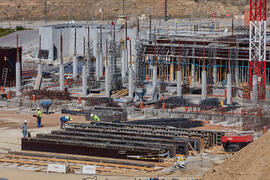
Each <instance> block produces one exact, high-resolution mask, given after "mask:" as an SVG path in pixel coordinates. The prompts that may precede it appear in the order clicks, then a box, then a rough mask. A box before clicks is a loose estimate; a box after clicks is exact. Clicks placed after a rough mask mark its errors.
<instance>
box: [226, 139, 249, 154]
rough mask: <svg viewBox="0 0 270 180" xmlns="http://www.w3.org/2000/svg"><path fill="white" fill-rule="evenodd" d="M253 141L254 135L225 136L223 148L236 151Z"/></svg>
mask: <svg viewBox="0 0 270 180" xmlns="http://www.w3.org/2000/svg"><path fill="white" fill-rule="evenodd" d="M252 141H253V136H252V135H236V136H230V135H228V136H223V137H222V144H223V148H224V150H225V151H227V152H236V151H239V150H240V149H242V148H243V147H245V146H246V145H248V144H249V143H251V142H252Z"/></svg>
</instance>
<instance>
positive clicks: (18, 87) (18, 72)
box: [16, 62, 21, 96]
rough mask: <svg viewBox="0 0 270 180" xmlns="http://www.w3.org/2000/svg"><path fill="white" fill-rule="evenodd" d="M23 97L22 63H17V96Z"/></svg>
mask: <svg viewBox="0 0 270 180" xmlns="http://www.w3.org/2000/svg"><path fill="white" fill-rule="evenodd" d="M20 95H21V63H19V62H16V96H20Z"/></svg>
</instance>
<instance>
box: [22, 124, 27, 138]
mask: <svg viewBox="0 0 270 180" xmlns="http://www.w3.org/2000/svg"><path fill="white" fill-rule="evenodd" d="M27 132H28V129H27V120H24V123H23V125H22V133H23V137H24V138H26V136H27Z"/></svg>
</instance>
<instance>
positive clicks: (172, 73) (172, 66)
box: [170, 63, 174, 82]
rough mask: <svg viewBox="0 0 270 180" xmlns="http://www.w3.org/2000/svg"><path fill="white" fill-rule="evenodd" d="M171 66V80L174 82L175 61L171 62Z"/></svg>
mask: <svg viewBox="0 0 270 180" xmlns="http://www.w3.org/2000/svg"><path fill="white" fill-rule="evenodd" d="M170 68H171V70H170V71H171V77H170V80H171V82H173V81H174V65H173V63H171V65H170Z"/></svg>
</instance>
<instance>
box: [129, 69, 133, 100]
mask: <svg viewBox="0 0 270 180" xmlns="http://www.w3.org/2000/svg"><path fill="white" fill-rule="evenodd" d="M133 93H134V85H133V69H132V66H131V65H130V66H129V68H128V96H129V97H130V98H133Z"/></svg>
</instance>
